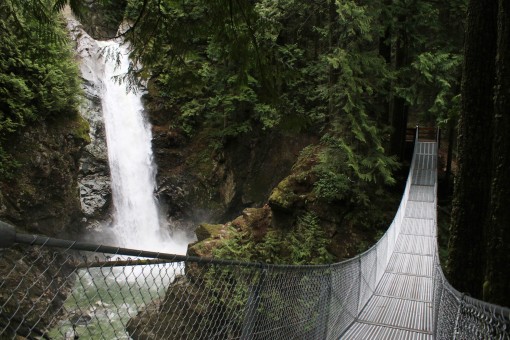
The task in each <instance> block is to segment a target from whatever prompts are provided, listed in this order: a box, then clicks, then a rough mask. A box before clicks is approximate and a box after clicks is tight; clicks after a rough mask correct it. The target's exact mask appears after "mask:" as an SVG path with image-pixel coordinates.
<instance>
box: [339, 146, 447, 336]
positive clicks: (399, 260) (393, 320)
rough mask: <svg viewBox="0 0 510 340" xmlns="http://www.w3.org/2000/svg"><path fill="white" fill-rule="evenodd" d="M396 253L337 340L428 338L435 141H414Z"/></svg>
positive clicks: (431, 319)
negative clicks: (355, 316)
mask: <svg viewBox="0 0 510 340" xmlns="http://www.w3.org/2000/svg"><path fill="white" fill-rule="evenodd" d="M416 147H417V148H418V149H417V153H416V155H415V157H416V159H415V162H414V169H413V175H412V176H413V177H412V182H411V188H410V191H409V198H408V201H407V206H406V209H405V215H404V220H403V223H402V227H401V230H400V234H399V236H398V239H397V243H396V245H395V250H394V251H393V254H392V256H391V257H390V260H389V262H388V265H387V267H386V270H385V272H384V274H383V276H382V278H381V280H380V282H379V284H378V285H377V288H376V290H375V292H374V294H373V295H372V297H371V298H370V299H369V300H368V302H367V304H366V305H365V306H364V308H363V310H362V311H361V314H360V315H359V317H358V318H357V319H356V321H355V322H354V323H353V324H352V325H351V327H350V328H349V329H348V330H347V332H346V333H345V334H344V335H343V336H342V339H392V340H393V339H406V340H407V339H424V340H425V339H427V340H428V339H433V326H434V306H433V282H434V281H433V276H432V275H433V269H434V256H435V254H436V176H437V175H436V167H437V157H436V156H437V149H436V143H433V142H418V144H417V146H416Z"/></svg>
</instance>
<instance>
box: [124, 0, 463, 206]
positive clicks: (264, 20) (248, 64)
mask: <svg viewBox="0 0 510 340" xmlns="http://www.w3.org/2000/svg"><path fill="white" fill-rule="evenodd" d="M464 11H465V1H464V0H456V1H452V2H449V3H445V4H443V3H437V2H433V1H410V0H393V1H383V0H378V1H363V0H349V1H335V0H320V1H313V2H310V1H303V0H281V1H266V0H260V1H240V0H236V1H233V0H216V1H206V0H184V1H174V0H165V1H155V0H145V1H137V0H131V1H128V4H127V7H126V13H127V17H128V18H130V20H131V22H132V23H133V26H132V28H131V30H129V31H128V32H127V33H126V37H127V38H128V39H129V40H130V41H131V42H132V44H133V46H134V49H133V53H132V56H133V57H134V58H135V60H137V61H140V63H133V64H134V65H143V67H142V68H140V69H137V70H134V69H133V70H132V71H133V72H132V74H133V75H134V76H135V78H136V79H140V78H146V79H150V80H151V82H150V91H151V93H152V94H155V95H156V96H158V97H160V98H163V101H162V104H161V105H163V106H164V107H163V110H166V111H167V112H169V114H171V115H174V117H175V119H174V120H173V121H174V122H176V125H177V126H176V127H178V128H180V129H181V130H182V131H183V132H184V133H185V134H187V135H188V136H193V134H194V133H196V132H197V131H198V130H199V129H200V128H203V127H207V128H208V129H209V131H210V139H211V143H210V145H213V146H215V147H216V148H221V147H222V146H224V145H226V144H227V143H228V142H229V141H231V140H234V139H235V138H243V136H247V135H249V134H250V133H253V132H254V131H261V132H262V133H270V132H271V131H278V132H280V133H295V132H298V131H308V132H311V133H315V134H317V135H318V136H320V137H321V138H322V139H321V144H322V145H323V146H325V147H326V150H325V151H324V153H323V155H322V157H321V159H322V160H324V162H323V163H324V166H323V169H324V171H320V178H319V181H318V182H317V184H318V189H317V190H318V192H319V193H323V194H324V195H325V197H326V198H333V197H335V196H342V195H344V193H343V192H342V190H343V189H342V188H344V187H345V186H347V184H348V182H347V179H349V180H350V181H351V182H367V183H372V184H374V185H375V186H381V185H385V184H392V183H394V178H393V172H394V170H395V169H396V168H397V162H396V160H397V159H396V158H395V157H393V156H392V154H394V155H397V156H401V152H400V150H396V149H394V148H393V149H391V148H390V145H389V140H390V136H391V135H394V134H396V133H399V134H400V137H399V140H402V138H403V137H402V136H401V135H402V130H403V129H404V130H405V125H406V123H407V119H408V118H407V115H408V114H409V113H408V112H411V114H413V115H415V116H417V117H418V118H416V121H418V122H421V123H423V124H432V125H435V123H436V122H438V123H440V124H443V125H444V124H445V123H447V122H448V121H450V120H451V119H455V117H456V115H457V112H458V103H459V91H460V86H459V82H460V74H461V70H460V67H461V61H462V47H461V46H462V29H463V17H464ZM385 49H386V51H385ZM398 99H400V102H399V103H400V104H399V105H400V106H404V107H405V112H406V113H404V114H405V118H402V119H404V121H403V123H402V122H400V123H401V124H400V125H398V123H399V122H395V117H396V118H399V117H400V115H401V113H400V111H399V108H400V106H398V105H397V104H396V100H398ZM394 102H395V103H394ZM399 119H400V118H399ZM402 119H400V120H402ZM402 124H403V126H402ZM404 134H405V133H404ZM399 143H400V142H399ZM402 144H403V140H402ZM346 165H347V166H346Z"/></svg>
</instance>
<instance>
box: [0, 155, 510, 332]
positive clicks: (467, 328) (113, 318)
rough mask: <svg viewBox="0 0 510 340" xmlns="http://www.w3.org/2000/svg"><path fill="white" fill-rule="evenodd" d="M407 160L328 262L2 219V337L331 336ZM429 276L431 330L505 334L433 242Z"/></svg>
mask: <svg viewBox="0 0 510 340" xmlns="http://www.w3.org/2000/svg"><path fill="white" fill-rule="evenodd" d="M415 158H416V159H417V157H415ZM415 162H416V161H413V165H412V168H411V171H410V176H409V179H408V181H407V185H406V189H405V192H404V195H403V199H402V203H401V206H400V208H399V210H398V212H397V214H396V216H395V219H394V221H393V223H392V224H391V226H390V228H389V229H388V231H387V232H386V233H385V235H384V236H383V237H382V238H381V239H380V240H379V241H378V242H377V244H376V245H374V246H373V247H372V248H371V249H369V250H368V251H366V252H365V253H363V254H361V255H359V256H357V257H355V258H352V259H350V260H347V261H344V262H340V263H335V264H331V265H318V266H285V265H267V264H261V263H243V262H238V261H228V260H219V259H207V258H198V257H191V256H181V255H173V254H162V253H156V252H147V251H140V250H133V249H125V248H117V247H109V246H101V245H96V244H90V243H83V242H75V241H67V240H59V239H53V238H47V237H42V236H35V235H25V234H17V233H16V232H15V230H14V228H13V227H11V226H9V225H7V224H5V223H2V222H0V339H78V338H79V339H250V340H251V339H254V340H255V339H307V340H308V339H338V338H341V337H342V334H344V333H345V331H346V330H347V329H348V328H349V327H350V326H351V325H352V324H353V323H354V322H355V321H356V319H357V317H358V316H359V315H360V313H361V310H362V308H363V307H364V306H365V304H366V303H367V301H369V299H370V298H371V296H372V294H373V292H374V291H375V290H376V287H377V285H378V283H379V281H380V279H381V277H382V275H383V273H384V271H385V270H386V267H387V265H388V262H389V259H390V257H391V255H392V254H393V251H394V249H395V244H396V240H397V237H398V235H399V233H400V229H401V228H402V221H403V219H404V212H405V209H406V204H407V198H408V196H409V191H410V187H411V184H413V183H412V182H413V178H415V179H416V177H417V176H421V174H420V171H419V169H416V170H415V168H414V163H415ZM417 174H418V175H417ZM434 180H435V179H434ZM433 277H434V299H433V310H434V312H433V313H434V315H433V316H434V318H433V320H434V323H435V325H434V327H433V329H434V333H435V337H436V338H438V339H510V321H509V320H510V311H509V310H508V309H506V308H503V307H498V306H494V305H490V304H486V303H483V302H481V301H477V300H475V299H472V298H469V297H466V296H464V295H462V294H461V293H459V292H458V291H456V290H455V289H454V288H453V287H451V286H450V284H449V283H448V282H447V280H446V279H445V278H444V275H443V272H442V270H441V267H440V265H439V261H438V260H437V251H436V256H435V266H434V273H433ZM394 312H395V313H398V312H399V311H394Z"/></svg>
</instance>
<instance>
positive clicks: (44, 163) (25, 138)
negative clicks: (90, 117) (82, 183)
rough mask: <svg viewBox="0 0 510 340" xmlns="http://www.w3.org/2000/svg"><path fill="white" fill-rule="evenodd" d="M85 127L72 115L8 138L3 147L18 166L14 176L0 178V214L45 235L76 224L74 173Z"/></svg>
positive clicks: (31, 127) (27, 228)
mask: <svg viewBox="0 0 510 340" xmlns="http://www.w3.org/2000/svg"><path fill="white" fill-rule="evenodd" d="M86 127H87V124H86V122H84V121H83V120H82V118H81V117H80V116H79V115H77V114H74V117H69V118H63V119H62V120H60V121H55V122H40V123H38V124H37V125H36V126H30V127H27V128H25V129H24V131H23V132H22V133H20V134H19V135H18V136H15V137H13V138H11V143H10V145H9V149H10V150H9V151H10V152H11V154H13V155H16V157H17V161H18V162H19V163H20V167H19V168H18V169H17V173H16V176H15V177H14V178H12V179H10V180H5V181H3V182H0V188H1V190H0V219H2V220H5V221H9V222H11V223H13V224H15V225H16V226H19V227H21V228H23V229H25V230H26V231H30V232H34V233H41V234H45V235H49V236H62V233H65V232H68V231H70V230H73V229H79V228H80V223H79V221H80V219H81V211H80V201H79V195H78V185H77V174H78V167H79V164H78V163H79V162H78V160H79V158H80V155H81V152H82V149H83V147H84V145H85V144H86V143H87V138H88V134H87V129H86Z"/></svg>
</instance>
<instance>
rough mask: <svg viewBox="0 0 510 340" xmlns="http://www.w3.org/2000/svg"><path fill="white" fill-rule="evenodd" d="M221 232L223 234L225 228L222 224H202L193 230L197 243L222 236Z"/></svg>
mask: <svg viewBox="0 0 510 340" xmlns="http://www.w3.org/2000/svg"><path fill="white" fill-rule="evenodd" d="M222 232H225V227H224V225H223V224H208V223H202V224H200V225H199V226H198V228H197V229H196V230H195V234H196V235H197V239H198V241H203V240H206V239H208V238H215V237H218V236H219V235H220V234H222Z"/></svg>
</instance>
